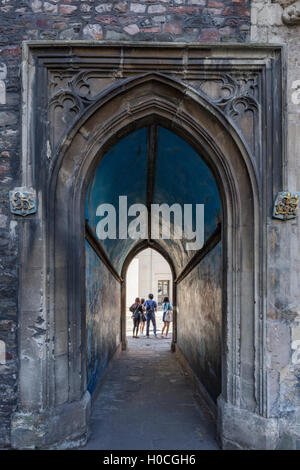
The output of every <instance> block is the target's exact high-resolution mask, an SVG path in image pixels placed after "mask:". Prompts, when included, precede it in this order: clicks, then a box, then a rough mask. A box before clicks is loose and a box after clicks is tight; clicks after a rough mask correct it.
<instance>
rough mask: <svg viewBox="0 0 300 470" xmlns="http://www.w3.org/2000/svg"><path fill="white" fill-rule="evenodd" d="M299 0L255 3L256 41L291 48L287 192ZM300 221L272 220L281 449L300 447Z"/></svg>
mask: <svg viewBox="0 0 300 470" xmlns="http://www.w3.org/2000/svg"><path fill="white" fill-rule="evenodd" d="M297 9H298V10H299V12H300V6H299V2H293V0H278V1H274V2H271V0H262V1H261V0H260V1H252V9H251V40H252V41H255V42H265V43H281V44H285V50H284V59H285V68H286V79H287V81H286V87H285V88H284V90H283V95H284V98H285V99H286V100H287V114H286V126H287V132H286V133H285V138H286V165H285V184H286V186H285V188H283V189H284V190H289V191H299V190H300V140H299V129H300V60H299V51H300V13H299V15H298V16H297V15H295V14H294V11H295V10H297ZM299 229H300V223H299V217H298V219H295V220H291V221H288V222H284V223H282V222H281V221H275V220H274V219H273V220H272V219H270V220H269V229H268V242H267V243H268V247H269V249H268V268H267V271H268V274H269V276H268V298H267V354H268V360H267V363H268V370H267V378H266V379H267V381H268V409H267V410H266V413H267V415H268V416H277V417H278V416H280V417H281V423H282V424H281V436H282V438H281V442H280V444H279V446H280V447H281V448H285V449H287V448H296V447H298V448H299V446H300V394H299V380H300V307H299V306H300V291H299V282H300V249H299V248H300V245H299V237H300V230H299Z"/></svg>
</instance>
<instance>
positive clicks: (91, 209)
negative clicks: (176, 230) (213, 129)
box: [85, 125, 221, 273]
mask: <svg viewBox="0 0 300 470" xmlns="http://www.w3.org/2000/svg"><path fill="white" fill-rule="evenodd" d="M119 196H127V204H128V207H129V206H130V205H132V204H134V203H142V204H144V205H145V206H146V207H147V208H148V210H149V208H150V207H151V204H153V203H154V204H163V203H166V204H168V205H172V204H174V203H179V204H180V205H181V206H182V209H183V207H184V206H183V205H184V204H193V214H194V217H193V220H194V224H195V206H194V205H195V204H204V221H205V225H204V233H205V237H204V238H205V240H207V239H208V238H209V237H210V236H211V235H212V233H213V232H214V231H215V230H216V228H217V225H218V223H219V222H220V219H221V202H220V196H219V192H218V188H217V185H216V181H215V178H214V176H213V174H212V172H211V170H210V169H209V167H208V166H207V165H206V163H205V162H204V160H203V159H202V158H201V156H200V155H198V153H197V152H196V151H195V150H194V149H193V148H192V147H191V146H190V145H189V144H188V143H186V142H185V141H184V140H183V139H181V138H180V137H178V136H177V135H175V134H174V133H173V132H171V131H170V130H167V129H166V128H163V127H162V126H156V125H152V126H149V127H144V128H142V129H139V130H137V131H135V132H133V133H131V134H129V135H128V136H126V137H125V138H123V139H122V140H120V141H119V142H118V143H117V144H115V145H114V147H112V148H111V149H110V150H109V151H108V152H107V153H106V154H105V155H104V157H103V158H102V159H101V161H100V163H99V166H98V168H97V169H96V171H95V174H94V176H93V178H92V181H91V183H90V185H89V188H88V194H87V200H86V211H85V217H86V219H87V221H88V225H89V227H90V229H91V230H92V231H93V232H94V234H95V236H97V235H96V227H97V224H98V222H99V220H100V219H101V217H99V216H97V215H96V211H97V207H98V206H99V205H100V204H104V203H109V204H112V205H113V206H114V207H115V209H116V214H117V238H116V239H114V240H111V239H108V238H107V239H105V240H99V239H98V241H99V243H100V245H101V246H102V248H103V249H104V251H105V253H106V255H107V257H108V258H109V260H110V262H111V263H112V265H113V266H114V268H115V270H116V271H117V272H118V273H121V270H122V266H123V263H124V260H125V259H126V257H127V255H128V254H129V253H130V251H131V250H132V249H133V248H134V247H136V245H137V244H139V243H140V240H133V239H131V238H127V239H119V238H118V216H119V211H118V208H119ZM132 219H134V217H128V222H130V220H132ZM171 221H172V219H171ZM193 229H195V225H194V226H193ZM171 233H172V232H171ZM148 235H149V237H148V238H149V239H150V238H151V227H150V230H149V234H148ZM156 241H157V243H159V245H160V246H161V247H162V248H163V250H165V251H166V252H167V253H168V255H169V256H170V257H171V259H172V261H173V264H174V266H175V269H176V272H177V273H179V272H180V271H182V270H183V269H184V267H185V266H186V265H187V263H188V262H189V261H190V260H191V258H192V257H193V256H194V255H195V251H192V250H189V251H188V250H187V249H186V242H187V240H186V239H184V238H183V239H174V238H171V239H162V238H160V239H159V240H156Z"/></svg>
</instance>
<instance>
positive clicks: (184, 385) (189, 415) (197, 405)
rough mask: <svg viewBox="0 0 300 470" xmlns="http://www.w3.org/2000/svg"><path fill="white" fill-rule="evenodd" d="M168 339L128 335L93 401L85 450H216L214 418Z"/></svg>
mask: <svg viewBox="0 0 300 470" xmlns="http://www.w3.org/2000/svg"><path fill="white" fill-rule="evenodd" d="M130 327H131V325H130ZM160 327H161V325H159V328H160ZM170 343H171V339H154V338H153V337H150V339H149V340H147V339H145V338H140V339H138V340H137V339H132V338H128V350H127V351H123V352H122V353H120V355H119V356H118V358H116V359H115V360H114V361H113V363H112V365H111V369H110V370H109V371H108V374H107V376H106V378H105V379H104V383H103V385H102V387H101V389H100V393H99V395H98V397H97V398H96V400H95V403H94V406H93V412H92V418H91V426H90V438H89V440H88V443H87V445H86V446H85V447H83V449H84V450H91V449H105V450H116V449H119V450H123V449H147V450H163V449H167V450H176V449H183V450H186V449H190V450H196V449H200V450H201V449H218V445H217V443H216V441H215V429H214V423H213V420H212V418H211V417H210V415H209V413H208V411H207V409H206V408H205V406H204V404H202V406H201V402H200V401H199V400H200V398H199V397H198V398H197V395H196V394H195V391H194V390H193V387H192V385H191V383H190V379H189V378H188V376H187V375H186V373H185V372H184V370H183V369H182V367H181V366H180V364H179V362H178V361H177V360H176V357H175V354H174V353H172V352H170Z"/></svg>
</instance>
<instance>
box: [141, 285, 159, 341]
mask: <svg viewBox="0 0 300 470" xmlns="http://www.w3.org/2000/svg"><path fill="white" fill-rule="evenodd" d="M148 297H149V298H148V300H146V302H145V303H144V307H145V308H146V322H147V326H146V336H147V338H149V329H150V321H152V325H153V333H154V336H155V337H156V320H155V312H157V303H156V302H155V300H153V294H149V295H148Z"/></svg>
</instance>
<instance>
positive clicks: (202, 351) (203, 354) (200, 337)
mask: <svg viewBox="0 0 300 470" xmlns="http://www.w3.org/2000/svg"><path fill="white" fill-rule="evenodd" d="M177 289H178V291H177V306H178V314H177V315H178V317H177V344H178V346H179V348H180V350H181V352H182V353H183V355H184V357H185V359H186V360H187V361H188V364H189V366H190V367H191V369H192V370H193V372H194V374H195V375H196V376H197V377H198V378H199V380H200V382H201V383H202V384H203V385H204V386H205V388H206V390H207V392H208V393H209V394H210V396H211V398H212V399H213V400H214V401H216V400H217V398H218V395H219V394H220V393H221V328H222V259H221V244H220V243H219V244H218V245H217V246H216V247H215V248H214V249H213V250H212V251H211V252H210V253H209V254H207V255H206V257H205V258H204V259H203V260H202V261H201V262H200V263H199V264H198V265H197V267H196V268H194V269H193V271H191V273H190V274H189V275H188V276H187V277H186V278H185V279H184V280H183V281H182V282H181V283H180V284H179V285H178V288H177Z"/></svg>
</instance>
